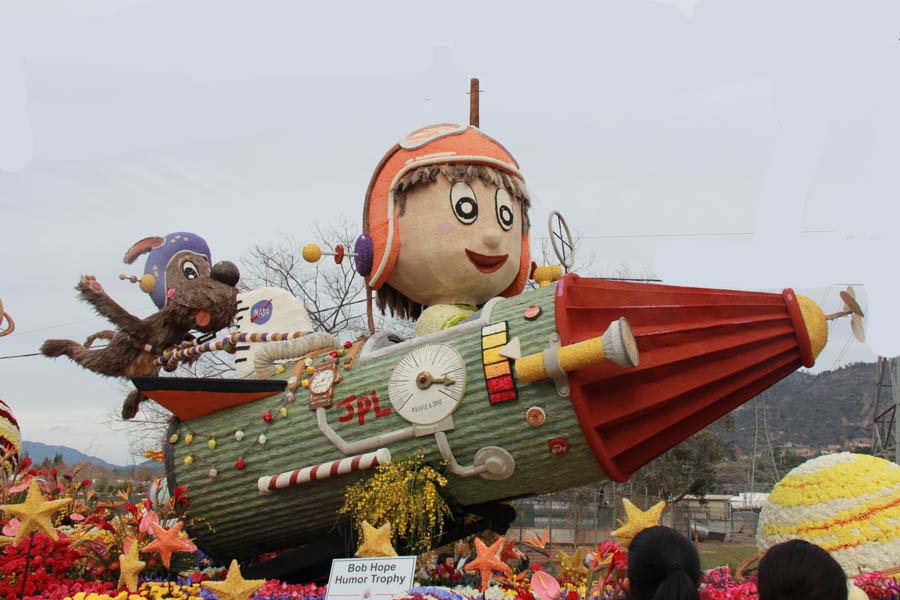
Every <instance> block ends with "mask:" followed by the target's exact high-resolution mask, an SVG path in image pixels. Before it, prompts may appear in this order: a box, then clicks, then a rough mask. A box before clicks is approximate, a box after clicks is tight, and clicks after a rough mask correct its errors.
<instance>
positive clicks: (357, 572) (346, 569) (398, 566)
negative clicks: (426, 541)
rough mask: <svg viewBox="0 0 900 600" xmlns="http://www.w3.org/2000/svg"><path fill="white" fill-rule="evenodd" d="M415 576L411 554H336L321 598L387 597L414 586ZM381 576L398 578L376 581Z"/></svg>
mask: <svg viewBox="0 0 900 600" xmlns="http://www.w3.org/2000/svg"><path fill="white" fill-rule="evenodd" d="M415 576H416V557H415V556H390V557H384V558H336V559H334V560H333V561H331V572H330V573H329V574H328V591H327V592H326V593H325V600H390V598H393V597H394V596H396V595H397V594H403V593H405V592H406V591H408V590H409V589H410V588H411V587H414V586H415ZM382 577H383V578H388V577H399V578H400V580H399V581H395V582H392V581H385V582H380V581H378V579H379V578H382ZM351 579H352V580H357V579H361V580H363V581H362V582H358V581H350V580H351Z"/></svg>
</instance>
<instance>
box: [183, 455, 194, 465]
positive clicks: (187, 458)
mask: <svg viewBox="0 0 900 600" xmlns="http://www.w3.org/2000/svg"><path fill="white" fill-rule="evenodd" d="M183 462H184V464H186V465H188V466H190V465H192V464H194V457H193V456H190V455H188V456H185V457H184V461H183Z"/></svg>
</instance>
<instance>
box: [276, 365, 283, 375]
mask: <svg viewBox="0 0 900 600" xmlns="http://www.w3.org/2000/svg"><path fill="white" fill-rule="evenodd" d="M282 373H284V365H275V374H276V375H281V374H282Z"/></svg>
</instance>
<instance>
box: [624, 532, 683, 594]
mask: <svg viewBox="0 0 900 600" xmlns="http://www.w3.org/2000/svg"><path fill="white" fill-rule="evenodd" d="M700 575H701V572H700V556H699V555H698V554H697V549H696V548H695V547H694V545H693V544H692V543H691V542H690V540H688V539H687V538H686V537H684V536H683V535H681V534H680V533H678V532H677V531H675V530H674V529H670V528H668V527H650V528H647V529H645V530H643V531H642V532H640V533H639V534H637V535H636V536H634V539H633V540H632V541H631V545H630V546H629V547H628V577H626V578H625V580H624V581H623V586H624V588H625V591H627V592H628V595H629V596H630V597H631V598H634V599H635V600H698V598H699V597H700V596H699V593H698V592H697V588H698V587H699V586H700Z"/></svg>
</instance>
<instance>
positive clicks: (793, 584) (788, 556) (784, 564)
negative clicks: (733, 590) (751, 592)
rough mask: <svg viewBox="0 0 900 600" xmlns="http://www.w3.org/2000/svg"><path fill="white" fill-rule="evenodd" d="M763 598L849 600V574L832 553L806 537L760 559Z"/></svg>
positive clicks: (772, 548)
mask: <svg viewBox="0 0 900 600" xmlns="http://www.w3.org/2000/svg"><path fill="white" fill-rule="evenodd" d="M757 586H758V588H759V598H760V600H793V599H795V598H797V599H801V598H802V599H803V600H847V576H846V574H845V573H844V570H843V569H842V568H841V565H839V564H838V562H837V561H836V560H835V559H834V558H833V557H832V556H831V555H830V554H828V552H826V551H825V550H823V549H822V548H820V547H819V546H816V545H815V544H810V543H809V542H807V541H804V540H791V541H789V542H783V543H781V544H776V545H775V546H772V547H771V548H769V550H768V551H767V552H766V554H765V556H763V557H762V560H760V561H759V580H758V583H757Z"/></svg>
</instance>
